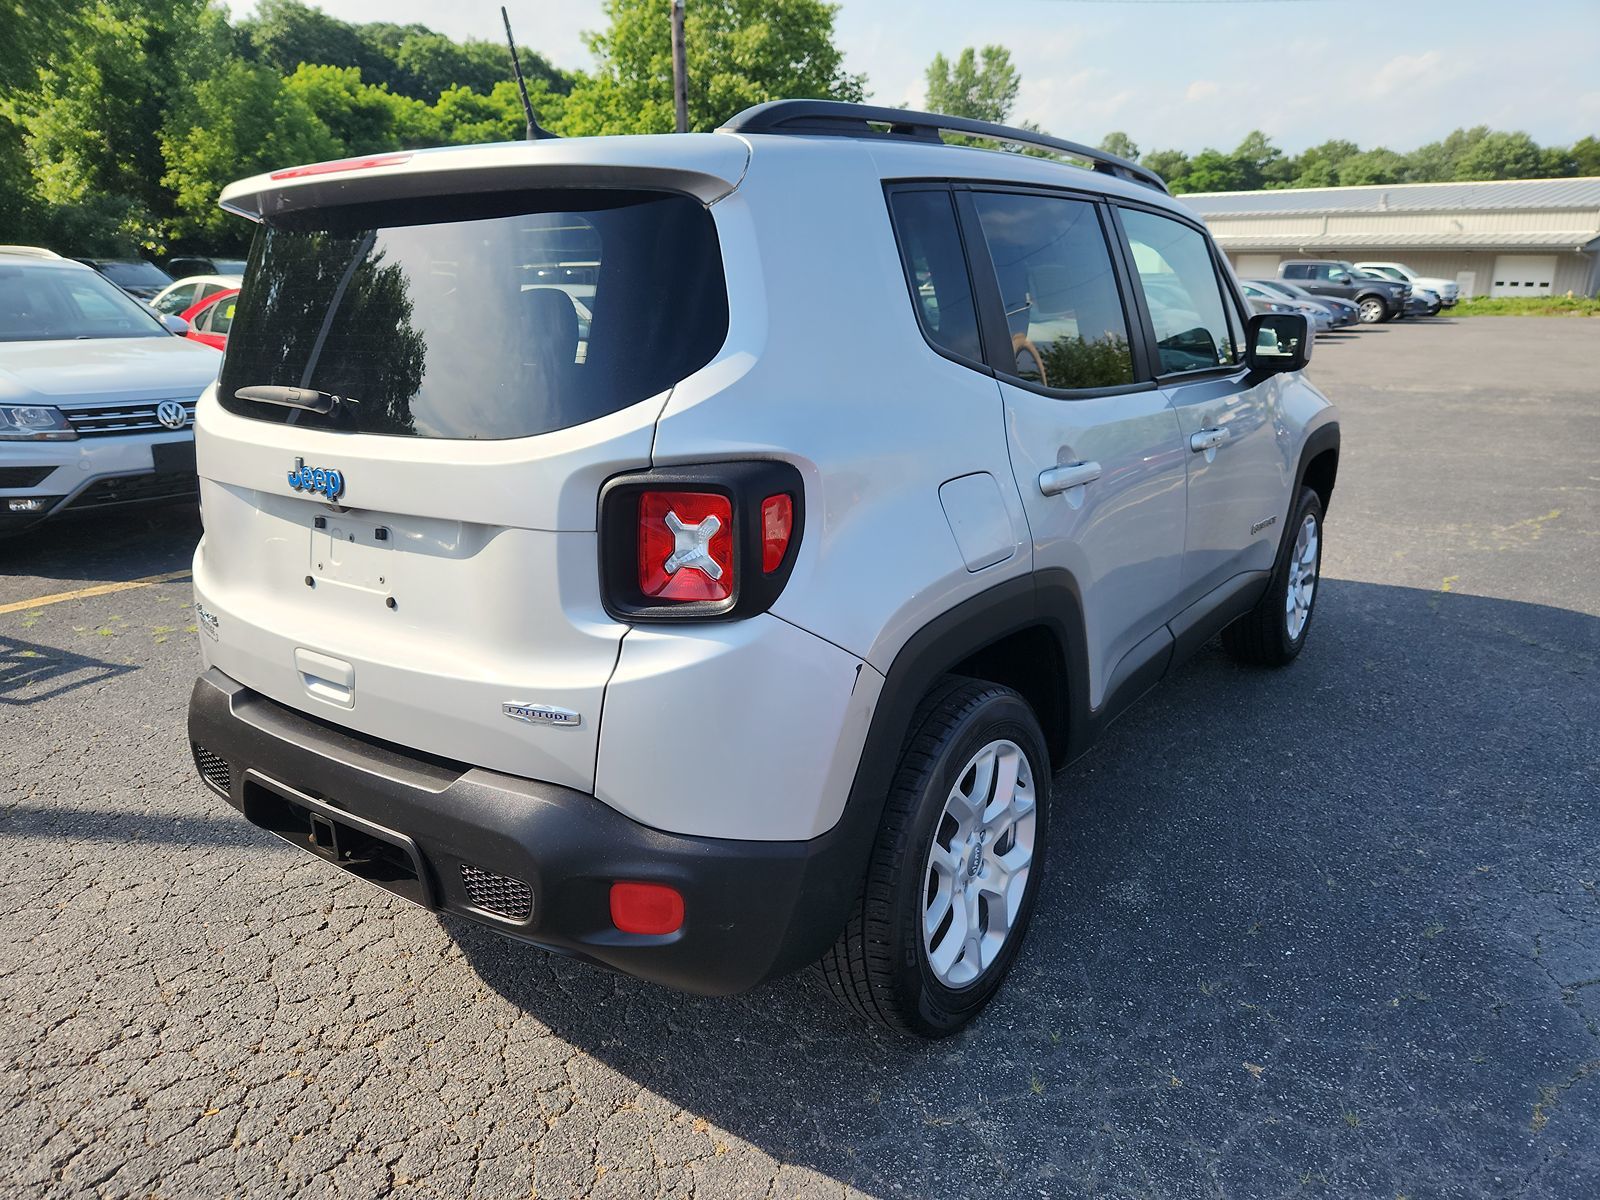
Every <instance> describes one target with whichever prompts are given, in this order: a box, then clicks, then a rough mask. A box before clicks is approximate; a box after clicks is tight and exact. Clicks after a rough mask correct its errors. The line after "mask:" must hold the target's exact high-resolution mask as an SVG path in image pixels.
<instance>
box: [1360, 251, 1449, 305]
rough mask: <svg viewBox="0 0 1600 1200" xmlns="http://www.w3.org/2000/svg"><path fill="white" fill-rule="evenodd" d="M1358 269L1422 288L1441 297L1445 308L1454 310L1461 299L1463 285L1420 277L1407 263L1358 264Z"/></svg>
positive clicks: (1441, 302) (1424, 276) (1445, 280)
mask: <svg viewBox="0 0 1600 1200" xmlns="http://www.w3.org/2000/svg"><path fill="white" fill-rule="evenodd" d="M1356 268H1357V269H1358V270H1362V271H1371V272H1372V273H1373V274H1374V275H1381V276H1383V277H1384V278H1385V279H1394V280H1398V281H1399V282H1400V283H1409V284H1410V285H1411V286H1412V287H1413V288H1420V289H1424V290H1426V291H1430V292H1433V293H1434V294H1436V295H1437V296H1438V297H1439V304H1440V306H1441V307H1443V308H1454V307H1455V305H1456V301H1457V300H1459V299H1461V285H1460V284H1459V283H1457V282H1456V281H1455V280H1454V279H1442V278H1436V277H1433V276H1428V275H1418V274H1417V273H1416V272H1415V271H1413V270H1412V269H1411V268H1410V267H1408V266H1406V265H1405V263H1398V262H1358V263H1357V264H1356Z"/></svg>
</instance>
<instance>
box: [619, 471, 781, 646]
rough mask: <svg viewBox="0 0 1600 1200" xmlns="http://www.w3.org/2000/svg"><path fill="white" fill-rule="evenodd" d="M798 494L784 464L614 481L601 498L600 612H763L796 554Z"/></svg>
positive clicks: (685, 616) (677, 615)
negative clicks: (601, 592) (603, 607)
mask: <svg viewBox="0 0 1600 1200" xmlns="http://www.w3.org/2000/svg"><path fill="white" fill-rule="evenodd" d="M802 502H803V490H802V486H801V479H800V473H799V471H797V470H795V468H794V467H792V466H790V465H789V464H787V463H779V462H744V463H716V464H713V465H711V466H706V467H693V468H670V469H662V470H655V471H641V472H638V473H636V474H630V475H619V476H617V477H616V478H614V479H612V480H610V481H609V482H607V484H606V485H605V487H604V488H602V489H601V493H600V574H601V585H602V590H603V596H604V599H605V604H606V610H607V611H608V612H610V613H611V615H612V616H614V617H617V618H619V619H621V620H626V621H674V620H707V619H715V618H724V619H726V618H734V619H737V618H741V617H748V616H753V615H755V614H756V613H759V612H765V611H766V610H767V609H768V608H770V607H771V606H772V603H773V601H774V600H776V599H777V598H778V594H779V593H780V592H781V591H782V590H783V586H784V584H785V583H786V582H787V581H788V577H789V573H790V571H791V570H792V568H793V566H794V559H795V554H796V552H797V549H798V546H799V540H800V539H799V531H800V528H801V524H800V517H801V516H802V515H803V507H802Z"/></svg>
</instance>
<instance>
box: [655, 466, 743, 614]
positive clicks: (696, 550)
mask: <svg viewBox="0 0 1600 1200" xmlns="http://www.w3.org/2000/svg"><path fill="white" fill-rule="evenodd" d="M639 591H640V592H642V593H643V594H644V595H645V596H646V597H647V598H649V599H651V600H673V601H679V602H693V601H697V600H701V601H703V600H713V601H715V600H726V599H727V598H728V597H729V596H731V595H733V504H732V502H731V501H730V500H729V499H728V497H726V496H724V495H722V494H720V493H717V492H641V493H640V494H639Z"/></svg>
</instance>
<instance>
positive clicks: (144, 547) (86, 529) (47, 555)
mask: <svg viewBox="0 0 1600 1200" xmlns="http://www.w3.org/2000/svg"><path fill="white" fill-rule="evenodd" d="M180 535H183V536H180ZM199 540H200V510H199V508H198V507H196V506H195V505H193V504H170V505H162V506H158V507H150V508H130V509H121V510H112V511H108V512H104V513H92V514H86V515H82V516H72V517H61V518H58V519H55V520H51V521H46V522H45V523H44V524H43V525H36V526H35V527H34V528H32V529H30V530H29V531H28V532H26V533H23V534H19V535H18V536H16V537H14V538H8V539H6V540H4V541H0V574H4V575H23V576H37V577H40V578H44V579H61V580H93V581H95V582H97V583H101V582H113V581H120V580H125V579H139V578H142V577H144V576H146V575H158V574H165V573H166V572H169V571H181V570H183V569H184V568H185V567H187V566H189V564H190V563H191V562H192V561H193V559H194V548H195V544H196V543H198V542H199Z"/></svg>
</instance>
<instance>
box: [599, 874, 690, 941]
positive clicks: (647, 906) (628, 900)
mask: <svg viewBox="0 0 1600 1200" xmlns="http://www.w3.org/2000/svg"><path fill="white" fill-rule="evenodd" d="M611 923H612V924H613V925H615V926H616V927H617V928H618V929H620V930H621V931H622V932H623V933H644V934H654V935H658V936H659V935H660V934H664V933H677V932H678V930H680V929H682V928H683V897H682V895H680V894H679V892H678V889H677V888H670V887H667V886H666V885H665V884H660V883H613V884H612V885H611Z"/></svg>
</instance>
